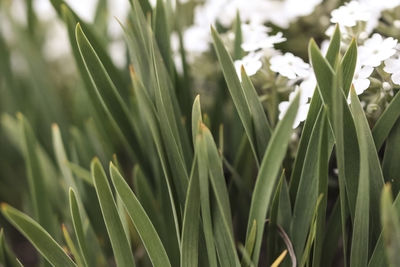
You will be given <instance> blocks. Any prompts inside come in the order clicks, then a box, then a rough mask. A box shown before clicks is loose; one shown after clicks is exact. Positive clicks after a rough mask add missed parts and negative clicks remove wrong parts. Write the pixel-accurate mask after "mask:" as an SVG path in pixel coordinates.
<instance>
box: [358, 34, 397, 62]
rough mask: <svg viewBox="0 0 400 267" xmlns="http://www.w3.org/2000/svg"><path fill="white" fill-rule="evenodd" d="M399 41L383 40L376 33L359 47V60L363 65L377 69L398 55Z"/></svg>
mask: <svg viewBox="0 0 400 267" xmlns="http://www.w3.org/2000/svg"><path fill="white" fill-rule="evenodd" d="M396 45H397V40H396V39H394V38H393V37H388V38H385V39H383V37H382V36H381V35H380V34H378V33H375V34H373V35H372V37H371V38H369V39H368V40H366V41H365V42H364V44H363V45H362V46H360V47H359V49H358V51H359V53H358V54H359V58H360V63H361V65H365V66H371V67H377V66H379V65H380V64H381V63H382V61H384V60H386V59H388V58H389V57H391V56H392V55H394V53H396V49H395V48H396Z"/></svg>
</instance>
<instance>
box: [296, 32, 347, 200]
mask: <svg viewBox="0 0 400 267" xmlns="http://www.w3.org/2000/svg"><path fill="white" fill-rule="evenodd" d="M339 50H340V30H339V26H336V28H335V32H334V33H333V35H332V39H331V42H330V44H329V47H328V51H327V53H326V56H325V58H326V60H327V61H328V63H329V64H330V65H331V66H333V65H334V64H335V60H336V58H337V57H338V54H339ZM321 108H322V100H321V96H320V94H319V92H318V90H317V89H316V90H315V91H314V94H313V96H312V98H311V103H310V108H309V111H308V115H307V119H306V121H305V123H304V126H303V129H302V134H301V137H300V142H299V148H298V152H297V155H296V159H295V162H294V165H293V170H292V175H291V177H290V184H289V190H290V197H291V199H292V200H293V201H294V200H295V199H296V193H297V189H298V184H299V181H300V175H301V171H302V168H303V164H304V158H305V155H306V151H307V147H308V142H309V136H310V135H311V132H312V130H313V128H314V124H315V121H316V119H317V116H318V114H319V112H320V110H321Z"/></svg>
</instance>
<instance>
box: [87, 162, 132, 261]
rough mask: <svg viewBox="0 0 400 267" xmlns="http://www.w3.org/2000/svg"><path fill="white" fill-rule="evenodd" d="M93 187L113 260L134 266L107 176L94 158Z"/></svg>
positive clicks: (92, 167)
mask: <svg viewBox="0 0 400 267" xmlns="http://www.w3.org/2000/svg"><path fill="white" fill-rule="evenodd" d="M90 170H91V173H92V178H93V182H94V187H95V189H96V194H97V198H98V199H99V203H100V207H101V212H102V214H103V219H104V222H105V224H106V227H107V232H108V235H109V237H110V241H111V246H112V249H113V252H114V257H115V261H116V263H117V265H118V266H122V267H125V266H126V267H128V266H129V267H132V266H135V262H134V261H133V255H132V252H131V249H130V245H129V242H128V239H127V238H126V235H125V231H124V228H123V225H122V222H121V219H120V217H119V215H118V211H117V205H116V203H115V200H114V197H113V195H112V192H111V188H110V185H109V184H108V181H107V176H106V174H105V172H104V169H103V167H102V166H101V163H100V161H99V160H98V159H97V158H95V159H93V160H92V163H91V165H90Z"/></svg>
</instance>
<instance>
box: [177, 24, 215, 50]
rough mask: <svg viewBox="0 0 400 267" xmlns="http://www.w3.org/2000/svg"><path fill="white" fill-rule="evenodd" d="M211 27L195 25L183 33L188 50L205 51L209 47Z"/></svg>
mask: <svg viewBox="0 0 400 267" xmlns="http://www.w3.org/2000/svg"><path fill="white" fill-rule="evenodd" d="M210 41H211V38H210V28H209V27H207V28H205V27H203V26H197V25H193V26H191V27H189V28H188V29H186V30H185V31H184V33H183V43H184V46H185V49H186V50H187V51H188V52H193V53H199V54H201V53H203V52H206V51H207V50H208V49H209V45H210Z"/></svg>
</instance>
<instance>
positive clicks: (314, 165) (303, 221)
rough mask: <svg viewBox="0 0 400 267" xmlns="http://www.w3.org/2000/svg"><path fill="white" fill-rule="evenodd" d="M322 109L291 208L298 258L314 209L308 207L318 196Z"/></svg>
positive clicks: (293, 239)
mask: <svg viewBox="0 0 400 267" xmlns="http://www.w3.org/2000/svg"><path fill="white" fill-rule="evenodd" d="M323 118H324V110H323V109H321V111H320V113H319V115H318V117H317V120H316V122H315V124H314V129H313V131H312V133H311V136H310V137H309V138H310V141H309V143H308V148H307V153H306V155H305V158H304V165H303V170H302V173H301V177H300V182H299V187H298V191H297V194H296V201H295V204H294V209H293V220H292V222H291V231H290V233H291V240H292V243H293V246H294V250H295V253H296V256H297V257H298V258H300V256H301V255H302V254H303V249H304V245H305V243H306V240H307V235H308V231H309V228H310V225H311V223H312V221H311V220H312V217H313V214H314V210H313V209H310V208H309V207H310V206H311V207H312V206H315V203H316V202H317V198H318V193H319V192H318V185H319V183H318V175H319V174H318V171H319V165H318V163H319V162H318V160H319V158H320V157H322V155H320V154H319V153H318V152H319V151H320V150H321V147H320V146H319V145H320V138H321V137H320V136H321V134H322V131H321V129H323V126H322V125H323V121H322V120H323Z"/></svg>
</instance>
